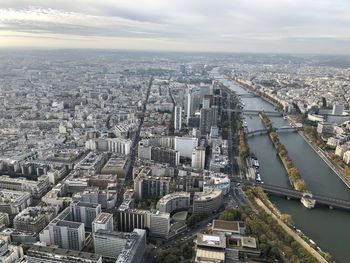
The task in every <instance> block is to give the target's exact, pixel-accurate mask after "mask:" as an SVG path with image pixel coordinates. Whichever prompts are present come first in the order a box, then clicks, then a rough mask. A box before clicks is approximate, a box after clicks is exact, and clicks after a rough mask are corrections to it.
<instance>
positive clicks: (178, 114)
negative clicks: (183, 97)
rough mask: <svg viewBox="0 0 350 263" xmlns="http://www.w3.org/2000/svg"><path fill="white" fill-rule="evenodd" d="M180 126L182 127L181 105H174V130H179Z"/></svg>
mask: <svg viewBox="0 0 350 263" xmlns="http://www.w3.org/2000/svg"><path fill="white" fill-rule="evenodd" d="M181 127H182V107H180V106H175V112H174V128H175V130H176V131H180V130H181Z"/></svg>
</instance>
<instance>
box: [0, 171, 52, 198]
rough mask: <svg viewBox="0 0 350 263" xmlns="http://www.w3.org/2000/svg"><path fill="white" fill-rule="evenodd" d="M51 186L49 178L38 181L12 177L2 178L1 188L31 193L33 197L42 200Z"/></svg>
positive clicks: (0, 177)
mask: <svg viewBox="0 0 350 263" xmlns="http://www.w3.org/2000/svg"><path fill="white" fill-rule="evenodd" d="M49 186H50V184H49V179H48V177H47V176H40V177H39V178H38V180H37V181H32V180H28V179H26V178H11V177H10V176H6V175H2V176H0V188H3V189H8V190H15V191H21V192H24V191H25V192H29V193H30V194H31V195H32V196H33V197H36V198H40V197H42V196H43V195H44V194H45V193H46V191H47V190H48V188H49Z"/></svg>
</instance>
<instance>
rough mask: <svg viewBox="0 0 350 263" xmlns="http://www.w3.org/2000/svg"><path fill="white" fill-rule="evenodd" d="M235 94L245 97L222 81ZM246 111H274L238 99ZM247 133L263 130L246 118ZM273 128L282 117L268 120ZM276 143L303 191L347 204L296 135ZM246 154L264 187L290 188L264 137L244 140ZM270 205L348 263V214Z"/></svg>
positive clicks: (344, 192)
mask: <svg viewBox="0 0 350 263" xmlns="http://www.w3.org/2000/svg"><path fill="white" fill-rule="evenodd" d="M223 83H224V84H225V85H227V86H230V87H231V89H232V90H234V91H237V93H238V94H244V93H247V91H245V90H244V89H243V88H241V87H239V86H238V85H236V84H235V83H234V82H232V81H225V80H224V81H223ZM242 102H243V103H244V104H245V106H244V109H247V110H266V111H274V110H275V109H274V106H273V105H271V104H270V103H268V102H266V101H264V100H263V99H261V98H259V97H258V98H256V97H255V98H242ZM245 118H246V121H247V126H248V130H249V131H253V130H257V129H261V128H263V125H262V123H261V120H260V118H259V117H258V116H246V117H245ZM271 120H272V121H273V123H274V126H275V127H281V126H287V125H289V123H288V121H287V120H284V119H283V118H282V117H271ZM279 137H280V141H281V142H282V143H283V144H284V145H285V146H286V149H287V150H288V152H289V155H290V156H291V158H292V159H293V161H294V163H295V165H296V166H297V167H298V168H299V171H300V174H301V177H302V178H303V179H304V180H305V182H306V186H307V188H308V189H309V190H310V191H312V192H314V193H318V194H322V195H327V196H331V197H337V198H341V199H347V200H350V189H348V188H347V187H346V186H345V185H344V183H343V182H342V181H341V180H340V179H339V178H338V176H337V175H336V174H335V173H334V172H333V171H332V170H331V169H330V168H329V167H328V166H327V164H326V163H325V162H324V161H323V160H322V159H321V158H320V157H319V156H318V154H317V153H316V152H315V151H314V150H313V149H312V148H311V147H310V146H309V145H308V143H306V142H305V141H304V139H303V138H302V137H301V136H300V135H299V134H298V133H293V132H284V133H283V132H281V133H279ZM248 144H249V147H250V150H251V151H252V152H254V153H255V155H256V156H257V158H258V159H259V162H260V174H261V178H262V180H263V181H264V182H265V183H267V184H273V185H278V186H283V187H290V185H289V181H288V178H287V175H286V172H285V170H284V168H283V166H282V163H281V161H280V160H279V158H278V157H277V156H276V151H275V148H274V147H273V146H272V143H271V141H270V140H269V138H268V136H267V135H257V136H254V137H251V138H249V139H248ZM271 201H272V202H273V203H274V204H275V205H276V206H277V207H278V208H279V209H280V210H281V211H282V212H283V213H288V214H290V215H291V216H292V218H293V220H294V222H295V225H296V227H297V228H299V229H300V230H301V231H303V232H304V233H305V234H306V235H307V236H308V237H309V238H311V239H312V240H313V241H315V242H316V243H317V246H319V247H321V249H323V250H325V251H327V252H330V253H331V254H332V256H333V258H334V259H335V260H336V262H340V263H347V262H350V249H349V243H350V212H345V211H340V210H331V209H329V208H327V207H317V205H316V207H315V208H314V209H311V210H309V209H306V208H305V207H304V206H303V205H302V204H301V203H300V202H298V201H295V200H287V199H284V198H279V197H271Z"/></svg>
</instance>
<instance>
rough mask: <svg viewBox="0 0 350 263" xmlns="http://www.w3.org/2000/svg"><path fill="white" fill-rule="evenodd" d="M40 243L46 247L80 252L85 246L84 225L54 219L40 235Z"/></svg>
mask: <svg viewBox="0 0 350 263" xmlns="http://www.w3.org/2000/svg"><path fill="white" fill-rule="evenodd" d="M40 241H41V242H44V243H46V244H47V245H56V246H58V247H59V248H65V249H72V250H79V251H80V250H82V249H83V247H84V245H85V229H84V224H83V223H80V222H73V221H67V220H60V219H58V218H55V219H54V220H52V221H51V222H50V223H49V225H48V226H47V227H46V228H45V229H44V230H43V231H42V232H41V233H40Z"/></svg>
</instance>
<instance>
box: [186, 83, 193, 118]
mask: <svg viewBox="0 0 350 263" xmlns="http://www.w3.org/2000/svg"><path fill="white" fill-rule="evenodd" d="M191 107H192V106H191V89H190V88H187V92H186V120H187V123H188V121H189V119H190V117H191V115H192V114H191Z"/></svg>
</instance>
